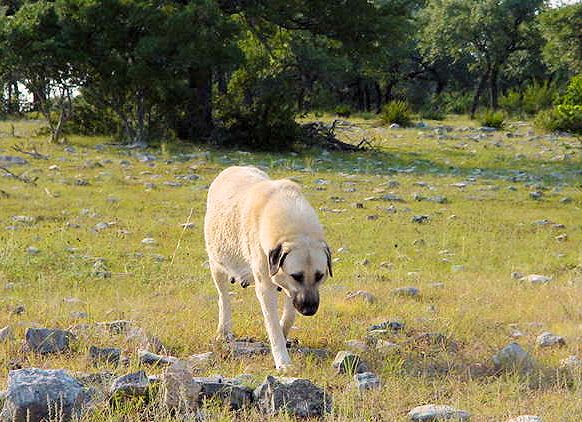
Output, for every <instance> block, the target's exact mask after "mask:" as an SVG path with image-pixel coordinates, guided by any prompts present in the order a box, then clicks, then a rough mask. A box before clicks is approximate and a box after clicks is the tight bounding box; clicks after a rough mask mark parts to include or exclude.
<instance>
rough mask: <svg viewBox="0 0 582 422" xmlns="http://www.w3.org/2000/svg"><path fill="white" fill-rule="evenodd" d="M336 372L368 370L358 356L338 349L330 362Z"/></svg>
mask: <svg viewBox="0 0 582 422" xmlns="http://www.w3.org/2000/svg"><path fill="white" fill-rule="evenodd" d="M331 366H332V367H333V368H334V369H335V370H336V371H337V373H338V374H348V375H352V374H361V373H363V372H367V371H368V366H367V365H366V364H365V363H364V362H363V361H362V359H361V358H360V356H358V355H356V354H355V353H352V352H348V351H345V350H342V351H339V352H338V353H337V355H335V358H334V360H333V362H332V364H331Z"/></svg>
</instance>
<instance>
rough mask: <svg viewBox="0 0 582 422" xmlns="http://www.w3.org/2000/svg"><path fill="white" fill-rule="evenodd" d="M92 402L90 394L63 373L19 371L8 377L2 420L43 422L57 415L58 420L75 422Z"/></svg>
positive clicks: (62, 371) (27, 369)
mask: <svg viewBox="0 0 582 422" xmlns="http://www.w3.org/2000/svg"><path fill="white" fill-rule="evenodd" d="M90 399H91V397H90V394H89V391H88V390H87V389H86V388H84V387H83V385H82V384H81V383H80V382H79V381H77V380H76V379H74V378H73V377H71V376H70V375H68V374H67V373H66V372H65V371H64V370H62V369H56V370H55V369H48V370H44V369H38V368H26V369H18V370H15V371H10V372H9V373H8V390H7V391H6V399H5V402H4V406H3V408H2V412H1V413H0V420H2V421H11V422H40V421H44V420H49V419H50V420H54V419H53V418H54V416H55V415H59V418H58V420H69V419H76V418H79V417H80V416H81V414H82V413H83V410H84V409H85V408H86V407H87V406H88V404H89V401H90ZM51 416H52V417H51Z"/></svg>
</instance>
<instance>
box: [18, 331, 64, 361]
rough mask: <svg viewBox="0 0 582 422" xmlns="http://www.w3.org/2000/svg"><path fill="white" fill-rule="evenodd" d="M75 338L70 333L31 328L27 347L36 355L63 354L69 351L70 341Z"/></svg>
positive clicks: (27, 337) (27, 333)
mask: <svg viewBox="0 0 582 422" xmlns="http://www.w3.org/2000/svg"><path fill="white" fill-rule="evenodd" d="M74 337H75V336H74V335H73V333H71V332H70V331H65V330H59V329H52V328H29V329H27V330H26V345H27V346H28V348H29V349H30V350H31V351H33V352H36V353H40V354H43V355H44V354H49V353H62V352H66V351H68V350H69V341H70V340H71V339H73V338H74Z"/></svg>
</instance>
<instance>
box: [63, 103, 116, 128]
mask: <svg viewBox="0 0 582 422" xmlns="http://www.w3.org/2000/svg"><path fill="white" fill-rule="evenodd" d="M65 131H66V132H68V133H74V134H78V135H88V136H95V135H116V136H118V135H120V134H121V121H120V120H119V118H118V117H117V116H116V115H115V113H114V112H113V111H112V110H111V109H108V108H101V107H95V106H94V105H93V104H91V103H89V102H88V101H87V100H86V99H85V97H83V96H82V95H79V96H77V97H76V98H75V99H74V100H73V113H72V115H71V118H70V120H69V121H68V122H67V124H66V126H65Z"/></svg>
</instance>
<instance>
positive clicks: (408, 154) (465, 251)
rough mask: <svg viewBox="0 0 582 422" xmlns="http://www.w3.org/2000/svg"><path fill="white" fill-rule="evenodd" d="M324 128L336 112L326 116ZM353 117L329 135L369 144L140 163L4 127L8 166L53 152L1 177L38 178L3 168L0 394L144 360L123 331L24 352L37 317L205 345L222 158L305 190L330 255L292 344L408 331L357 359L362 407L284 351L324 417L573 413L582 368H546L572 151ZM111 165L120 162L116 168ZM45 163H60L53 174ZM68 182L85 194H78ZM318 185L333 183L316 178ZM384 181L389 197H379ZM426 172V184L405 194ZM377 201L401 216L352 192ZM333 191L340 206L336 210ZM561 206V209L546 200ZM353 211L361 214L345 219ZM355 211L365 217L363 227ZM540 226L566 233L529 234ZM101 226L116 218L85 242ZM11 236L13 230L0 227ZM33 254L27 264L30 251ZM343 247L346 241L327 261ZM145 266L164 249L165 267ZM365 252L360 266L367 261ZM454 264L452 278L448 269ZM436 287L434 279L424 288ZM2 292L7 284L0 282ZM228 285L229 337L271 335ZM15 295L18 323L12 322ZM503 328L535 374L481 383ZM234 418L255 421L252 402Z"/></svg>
mask: <svg viewBox="0 0 582 422" xmlns="http://www.w3.org/2000/svg"><path fill="white" fill-rule="evenodd" d="M326 119H327V120H328V121H329V120H330V119H332V117H329V116H325V117H324V118H321V120H326ZM454 119H455V120H453V119H448V120H446V121H444V122H429V123H430V124H431V126H436V125H452V126H454V127H456V128H459V127H462V126H475V124H476V123H475V122H470V121H468V120H466V119H465V118H464V117H454ZM350 121H353V122H355V123H356V124H357V125H358V127H359V128H360V129H359V130H355V131H349V132H341V136H342V137H343V138H344V139H345V140H348V141H353V142H357V141H359V140H361V138H362V137H366V139H368V140H369V141H370V142H371V143H372V144H373V145H374V146H375V150H373V151H369V152H361V153H357V154H340V153H329V154H322V153H321V152H320V151H303V152H300V153H296V154H252V155H251V154H247V153H244V152H241V151H226V150H212V149H208V148H204V147H196V146H188V145H185V144H180V145H166V144H162V145H161V146H160V147H159V148H155V149H151V150H147V151H138V152H135V151H128V150H125V149H123V148H116V147H113V146H105V147H104V149H102V150H101V149H99V150H98V149H96V148H95V146H96V145H97V144H106V143H108V142H111V141H110V140H107V139H98V138H80V137H69V138H68V141H67V142H68V144H69V145H70V146H73V147H74V148H75V149H76V152H75V153H68V152H65V151H64V145H51V144H48V143H47V142H46V136H45V137H37V136H35V133H37V130H38V128H39V122H37V121H35V122H29V121H17V122H0V155H22V154H19V153H16V152H14V151H12V150H11V147H12V145H14V144H17V143H21V144H23V145H24V147H25V148H28V149H31V148H32V147H33V146H34V147H36V148H37V150H38V151H39V152H41V153H44V154H47V155H49V156H50V159H49V160H35V159H32V158H27V159H28V160H29V164H28V165H27V166H14V167H10V169H11V170H12V171H14V172H15V173H17V174H20V173H22V172H25V171H26V172H27V173H26V175H27V176H30V177H32V176H38V180H37V184H36V186H33V185H31V184H25V183H23V182H21V181H18V180H15V179H12V178H8V177H0V190H1V191H3V192H4V193H5V194H6V195H2V192H0V328H1V327H3V326H5V325H10V326H11V327H12V328H13V329H14V331H15V334H16V339H17V341H14V342H8V343H5V344H0V389H3V388H4V387H5V385H6V378H7V373H8V370H7V368H8V366H9V365H10V363H11V362H14V361H19V362H20V363H21V364H22V365H24V366H37V367H43V368H67V369H70V370H72V371H83V372H91V371H95V370H98V369H103V368H93V367H92V366H91V365H90V364H89V363H88V361H87V358H86V356H87V350H88V348H89V346H91V345H98V346H118V347H121V348H122V349H123V350H124V352H125V353H126V355H127V356H129V357H130V362H131V363H130V367H129V368H123V367H120V368H108V369H111V370H113V371H114V372H115V373H119V374H122V373H125V372H127V371H130V370H133V369H137V368H138V367H139V364H138V363H137V358H136V353H135V350H136V348H137V345H136V344H135V343H134V342H131V341H128V340H125V339H123V338H122V337H119V336H105V337H104V336H97V335H96V334H89V335H88V336H86V337H81V338H80V340H79V342H78V343H77V344H76V345H75V349H74V352H72V353H71V354H69V355H66V356H48V357H41V356H37V355H34V354H30V353H25V352H23V351H22V350H21V340H22V339H23V336H24V331H25V329H26V327H27V326H30V325H32V324H39V325H40V326H49V327H59V328H68V327H70V326H72V325H74V324H77V323H90V322H97V321H108V320H114V319H130V320H133V321H135V323H136V325H138V326H140V327H143V328H144V329H145V330H146V331H147V332H148V333H150V334H152V335H156V336H158V337H159V338H160V339H161V340H162V341H163V343H164V344H165V345H166V346H167V347H168V348H169V350H170V352H171V353H172V354H174V355H176V356H180V357H186V356H188V355H191V354H193V353H201V352H205V351H208V350H212V349H213V348H214V347H215V346H214V345H213V342H212V338H213V337H214V330H215V327H216V320H217V305H216V293H215V289H214V286H213V284H212V282H211V280H210V274H209V272H208V270H207V269H206V267H205V265H204V263H205V261H206V254H205V251H204V242H203V234H202V227H203V217H204V210H205V199H206V187H207V185H208V184H209V183H210V182H211V181H212V179H213V178H214V177H215V176H216V175H217V174H218V173H219V172H220V171H221V170H222V169H223V168H225V167H226V166H227V165H232V164H254V165H259V166H262V167H264V168H266V169H267V171H268V173H269V174H270V175H271V176H272V177H274V178H279V177H293V178H295V179H296V180H297V181H299V182H300V183H301V184H302V185H303V187H304V192H305V194H306V196H307V197H308V199H309V200H310V202H311V203H312V205H313V206H314V208H316V209H318V210H319V211H318V213H319V215H320V219H321V222H322V224H323V225H324V227H325V229H326V232H327V237H328V241H329V243H330V245H332V248H333V250H334V251H335V252H334V258H336V261H337V262H335V264H334V265H335V267H334V275H335V277H334V278H333V279H330V280H328V282H326V284H325V286H324V287H323V289H322V294H321V297H322V303H321V306H320V311H319V312H318V314H317V315H316V316H315V317H311V318H306V317H301V316H299V317H298V319H297V322H296V324H295V326H296V327H297V328H296V329H295V330H293V331H292V337H293V338H296V339H298V340H299V342H300V343H301V344H302V345H305V346H309V347H326V348H328V349H330V350H331V351H332V355H333V354H335V352H337V351H339V350H343V349H345V346H344V344H343V343H344V341H345V340H348V339H362V338H363V337H364V336H365V334H366V328H367V327H368V326H369V325H370V324H373V323H377V322H381V321H383V320H385V319H388V318H394V317H398V318H400V319H402V320H403V321H405V323H406V329H405V332H404V333H403V334H399V335H396V336H394V337H393V338H391V340H393V341H395V342H397V343H400V344H402V345H403V346H402V349H401V352H400V353H396V354H391V355H388V356H380V355H377V354H373V353H370V354H366V355H365V356H364V357H365V359H367V360H368V361H369V362H370V363H371V366H372V367H373V369H374V371H375V372H377V373H378V375H379V376H380V377H381V379H382V382H383V388H382V390H380V391H373V392H368V393H365V394H364V395H363V396H361V395H360V394H359V393H357V391H355V389H354V388H353V386H352V380H351V379H350V378H348V377H347V376H338V375H335V374H334V372H333V370H332V368H331V358H330V359H328V360H324V361H317V360H312V359H306V358H301V357H300V356H297V355H296V356H293V359H294V362H295V364H296V369H295V372H294V373H293V375H295V376H300V377H305V378H309V379H312V380H314V381H315V382H316V383H318V384H320V385H323V386H325V387H326V388H328V389H329V391H331V392H332V393H333V394H334V403H335V404H334V412H333V414H332V415H331V416H329V417H328V419H330V420H338V421H340V420H341V421H343V420H370V421H371V420H388V421H391V420H397V421H399V420H405V416H406V413H407V412H408V410H410V409H411V408H412V407H414V406H417V405H421V404H426V403H443V404H451V405H454V406H458V407H460V408H462V409H465V410H468V411H470V412H471V413H472V414H473V419H472V420H474V421H499V420H505V419H508V418H509V416H517V415H519V414H537V415H540V416H542V417H544V420H546V421H577V420H579V415H580V414H582V395H581V394H582V382H581V379H580V377H579V376H578V377H577V378H574V379H573V380H571V382H570V383H569V384H567V385H566V384H565V383H564V382H562V381H561V379H560V377H558V376H557V373H556V371H555V368H557V367H558V366H559V361H560V360H561V359H563V358H565V357H567V356H568V355H571V354H577V355H578V356H581V353H582V350H581V342H580V339H581V338H582V332H581V331H580V330H581V329H580V326H581V324H582V308H581V300H580V298H582V247H581V246H582V241H581V240H582V219H581V215H582V212H581V206H582V174H581V173H580V169H581V168H582V161H581V159H580V153H581V149H580V148H581V144H580V141H579V140H577V139H576V138H565V137H561V138H548V137H540V138H537V139H536V140H531V139H530V136H529V135H527V131H528V130H532V129H531V127H530V126H526V127H519V128H518V129H517V130H516V131H517V132H518V133H521V134H523V135H524V136H521V137H514V138H506V137H505V135H504V133H505V132H506V131H507V130H508V129H506V130H505V131H504V132H498V133H495V134H493V136H491V137H484V138H482V139H480V140H478V142H476V141H474V140H472V139H468V138H465V137H463V136H464V135H465V134H467V133H468V132H459V131H457V130H455V131H453V132H452V133H451V132H447V133H446V136H440V135H437V134H435V133H434V131H433V130H432V129H429V130H419V129H399V130H389V129H387V128H385V127H383V126H382V125H381V124H380V122H379V121H378V120H374V119H358V118H355V119H350ZM12 124H13V125H14V135H15V136H14V137H13V136H12V129H11V125H12ZM510 125H511V122H510ZM427 134H428V135H430V136H427ZM144 152H147V153H151V154H153V155H155V156H156V157H157V158H158V159H157V160H156V161H154V162H152V163H147V162H141V161H139V159H138V156H137V155H136V154H142V153H144ZM184 154H192V155H190V156H186V155H184ZM122 160H127V161H129V163H130V164H129V165H127V166H121V165H120V161H122ZM53 164H56V165H58V166H59V170H56V171H55V170H49V166H51V165H53ZM517 171H523V172H526V173H527V175H528V177H523V176H520V173H518V172H517ZM0 173H3V172H2V170H0ZM186 174H197V175H199V176H200V179H198V180H192V181H184V180H179V181H180V182H181V183H182V186H181V187H171V186H168V185H164V182H173V181H177V179H176V176H179V175H186ZM470 177H475V178H476V179H475V181H474V182H472V183H470V184H469V185H468V186H467V187H465V188H463V189H459V188H457V187H453V186H451V184H452V183H455V182H459V181H465V180H467V178H470ZM511 177H517V178H516V179H515V180H511V179H510V178H511ZM80 178H81V179H84V180H86V181H88V182H89V185H87V186H77V185H75V180H76V179H80ZM317 179H325V180H327V181H328V182H329V183H327V184H325V185H319V184H316V183H315V181H316V180H317ZM390 181H397V182H398V183H399V186H397V187H389V185H388V183H389V182H390ZM421 181H422V182H426V183H427V184H428V185H429V187H422V186H418V185H416V184H415V183H417V182H421ZM145 183H155V184H156V188H154V189H146V187H144V184H145ZM510 187H511V189H510ZM348 188H350V189H351V188H355V191H354V192H348V191H346V189H348ZM320 189H321V190H320ZM540 189H543V192H544V196H543V198H542V200H539V201H535V200H532V199H530V197H529V192H531V191H533V190H540ZM385 193H394V194H396V195H399V196H401V197H402V198H404V199H405V201H406V203H395V204H394V205H395V207H396V209H397V212H396V213H388V212H386V211H385V208H386V207H388V206H389V205H390V203H388V202H382V201H366V200H365V199H366V198H368V197H370V196H379V195H382V194H385ZM415 193H418V194H421V195H422V196H424V197H430V196H436V195H442V196H446V198H447V200H448V202H447V203H446V204H438V203H434V202H428V201H416V200H414V199H413V195H414V194H415ZM333 197H339V198H341V199H340V202H336V200H334V199H332V198H333ZM563 197H569V198H571V199H572V202H570V203H567V204H565V203H561V202H560V199H561V198H563ZM356 202H361V203H363V204H364V208H363V209H359V208H355V207H354V206H353V204H355V203H356ZM330 210H332V211H330ZM335 211H337V212H335ZM191 212H192V217H191V222H192V223H194V227H193V228H190V229H186V230H184V229H183V228H182V226H181V224H182V223H185V222H186V220H187V218H188V216H189V214H190V213H191ZM419 214H426V215H429V216H430V218H431V220H430V222H429V223H428V224H423V225H419V224H414V223H412V222H411V218H412V216H413V215H419ZM15 215H27V216H32V217H35V220H36V221H35V223H33V224H30V225H27V224H22V223H17V222H14V221H12V216H15ZM370 215H377V216H378V218H377V219H375V220H373V219H368V216H370ZM542 219H549V220H551V221H552V222H555V223H561V224H564V225H565V228H563V229H554V228H551V227H550V226H539V225H535V224H533V223H534V222H535V221H537V220H542ZM99 222H112V223H115V224H113V225H112V226H111V227H110V228H107V229H105V230H102V231H99V232H95V231H93V230H92V228H93V227H94V226H95V225H96V224H97V223H99ZM71 224H78V225H79V228H72V227H71ZM12 225H14V226H17V230H7V229H5V227H7V226H12ZM561 233H567V235H568V240H567V241H565V242H558V241H557V240H556V239H555V237H556V236H557V235H559V234H561ZM146 237H153V238H154V239H155V240H156V244H155V245H144V244H142V242H141V241H142V239H144V238H146ZM421 240H422V241H421ZM29 246H35V247H37V248H39V249H40V253H39V254H37V255H30V254H28V253H27V252H26V248H27V247H29ZM70 248H75V249H70ZM339 248H344V250H343V251H342V252H337V250H338V249H339ZM160 255H161V256H163V257H164V258H165V259H164V260H163V261H161V262H160V259H159V256H160ZM97 257H101V258H104V259H105V260H106V265H107V267H108V269H109V270H110V271H111V272H112V277H111V278H105V279H102V278H96V277H94V276H93V275H92V274H91V273H92V269H93V265H94V262H95V260H96V258H97ZM365 258H367V260H368V261H369V264H368V265H363V264H362V261H363V260H364V259H365ZM381 263H384V264H383V265H382V266H381V265H380V264H381ZM386 263H388V264H386ZM458 265H462V266H463V269H462V270H461V271H454V269H455V266H458ZM512 271H521V272H523V273H526V274H528V273H538V274H546V275H550V276H553V277H554V280H553V281H552V282H551V283H550V284H549V285H545V286H524V285H521V284H519V283H518V282H517V281H515V280H512V279H511V277H510V274H511V272H512ZM437 281H440V282H443V283H444V284H445V287H444V288H442V289H437V288H434V287H431V284H432V283H434V282H437ZM7 284H8V285H9V286H12V288H10V289H7V288H5V286H6V285H7ZM409 285H412V286H416V287H418V288H419V289H420V290H421V296H420V298H418V299H413V298H402V297H393V296H391V295H390V294H389V292H390V290H391V289H393V288H395V287H401V286H409ZM359 289H364V290H367V291H370V292H372V293H373V294H375V295H376V297H377V299H378V300H377V302H376V303H374V304H366V303H364V302H363V301H358V300H355V301H349V302H348V301H346V300H345V299H344V297H345V294H346V292H348V291H350V290H359ZM233 291H234V293H235V295H234V296H233V306H234V329H235V333H236V334H237V335H239V336H252V337H255V338H257V339H262V340H266V333H265V329H264V327H263V323H262V317H261V315H260V310H259V306H258V304H257V301H256V298H255V295H254V292H253V291H252V289H241V288H240V286H238V285H235V286H234V287H233ZM65 297H76V298H79V299H81V300H82V303H81V304H68V303H65V302H64V301H63V298H65ZM21 304H22V305H24V306H25V308H26V311H25V313H24V314H22V315H19V316H17V315H13V314H11V312H10V311H11V310H12V309H14V307H15V306H17V305H21ZM77 310H82V311H85V312H87V313H88V314H89V318H88V319H85V320H76V319H74V318H72V317H71V316H70V312H71V311H77ZM531 322H540V323H542V324H543V328H539V327H535V326H530V325H528V324H529V323H531ZM511 323H517V324H519V326H520V329H521V330H522V331H523V333H524V334H525V335H524V337H522V338H520V339H518V340H517V341H518V342H519V343H520V344H521V345H522V346H523V347H524V348H526V349H527V350H529V351H530V352H531V353H532V354H533V355H534V357H535V359H536V360H537V361H538V362H539V363H540V367H541V368H542V369H541V370H540V372H539V377H538V378H535V379H523V378H520V377H517V376H512V375H501V376H493V375H479V371H478V370H476V368H478V367H479V365H480V364H482V365H484V366H485V367H487V366H488V365H490V363H489V358H490V356H491V355H492V354H493V353H495V352H496V351H497V350H498V349H499V348H500V347H503V346H504V345H506V344H507V343H509V342H510V341H512V340H513V339H511V338H510V336H509V327H508V324H511ZM543 330H549V331H552V332H554V333H555V334H559V335H562V336H564V337H565V338H566V341H567V345H566V346H565V347H564V348H561V349H552V350H540V349H537V348H536V347H535V337H536V336H537V335H538V334H539V333H540V332H541V331H543ZM422 332H440V333H443V334H446V335H448V336H450V337H452V339H453V340H454V341H456V342H457V343H458V344H459V349H458V350H457V351H456V352H450V351H444V350H438V351H436V352H435V351H431V352H430V353H427V352H426V351H424V350H423V349H422V347H420V346H419V347H414V346H410V345H406V341H407V340H408V339H409V338H411V337H412V336H413V335H415V334H418V333H422ZM332 357H333V356H332ZM272 366H273V362H272V359H271V357H270V356H267V357H257V358H252V359H244V360H240V359H223V360H219V361H218V362H216V363H215V364H214V365H213V366H211V367H210V368H209V369H207V370H205V371H204V372H202V373H203V374H222V375H225V376H234V375H237V374H241V373H250V374H253V375H254V376H255V378H256V380H257V382H259V381H261V380H262V378H263V377H264V376H265V375H267V374H271V373H274V370H273V368H272ZM434 368H449V370H448V371H444V370H437V371H434V370H432V369H434ZM146 370H147V372H148V373H149V374H153V373H159V372H160V370H158V369H150V368H147V369H146ZM209 412H210V414H211V415H212V418H213V419H215V420H230V419H231V416H232V415H231V414H230V413H229V412H227V411H225V410H224V409H220V408H217V407H212V408H211V409H210V410H209ZM144 414H147V415H149V417H148V418H149V419H158V420H164V418H167V417H168V416H167V415H163V414H160V413H159V410H158V407H157V406H156V405H155V403H154V404H150V405H149V406H146V408H145V409H144V408H139V409H133V408H132V407H131V406H130V405H128V406H127V408H123V409H117V410H112V409H110V408H108V407H106V406H101V407H100V408H99V410H98V411H96V412H95V413H93V414H92V415H91V416H89V417H87V420H136V421H137V420H141V419H140V418H141V417H142V415H144ZM239 418H240V420H261V416H260V415H259V414H258V413H257V412H256V411H255V410H248V411H245V412H243V413H242V414H240V416H239ZM281 419H283V420H284V419H285V418H283V417H281Z"/></svg>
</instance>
